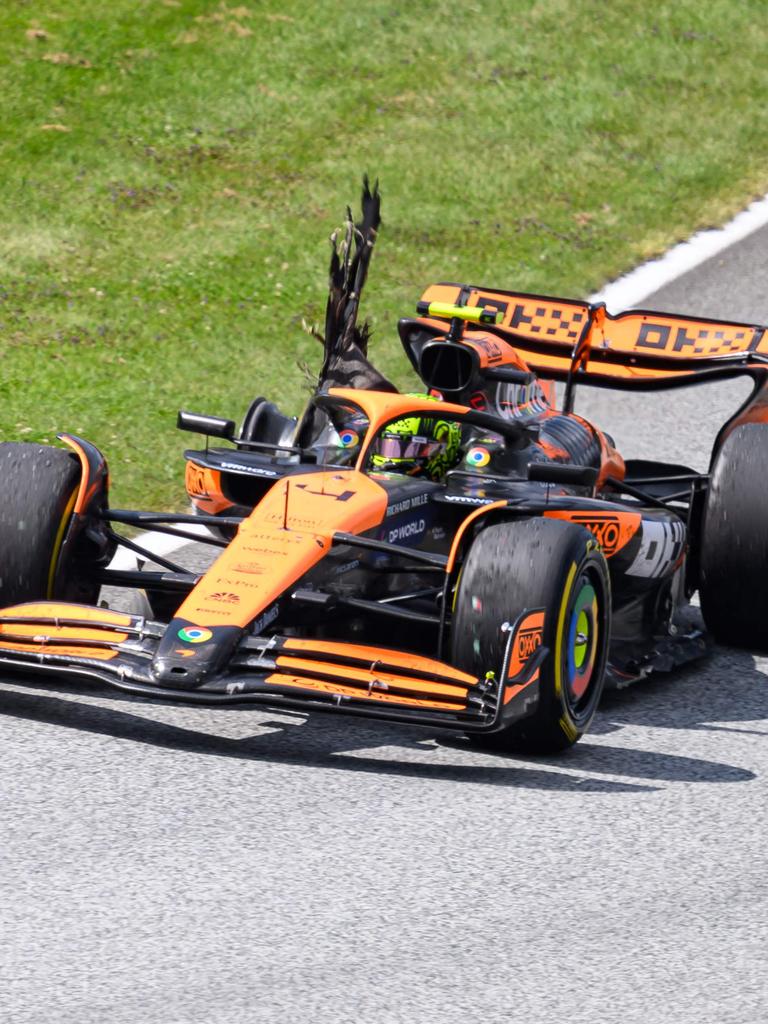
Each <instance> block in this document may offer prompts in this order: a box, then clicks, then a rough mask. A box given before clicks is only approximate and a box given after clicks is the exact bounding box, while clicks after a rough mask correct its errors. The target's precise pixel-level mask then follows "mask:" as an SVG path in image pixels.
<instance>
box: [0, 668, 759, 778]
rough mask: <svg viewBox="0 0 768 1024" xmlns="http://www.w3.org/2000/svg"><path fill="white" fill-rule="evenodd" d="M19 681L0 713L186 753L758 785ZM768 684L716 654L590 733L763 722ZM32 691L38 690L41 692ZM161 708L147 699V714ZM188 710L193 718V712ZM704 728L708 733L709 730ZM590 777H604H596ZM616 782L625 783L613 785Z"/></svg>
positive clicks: (616, 751) (374, 767)
mask: <svg viewBox="0 0 768 1024" xmlns="http://www.w3.org/2000/svg"><path fill="white" fill-rule="evenodd" d="M726 665H727V666H728V672H729V675H730V676H733V675H734V671H735V670H734V666H737V667H738V672H737V673H736V680H735V682H734V684H733V686H732V687H731V688H730V691H726V690H725V688H724V687H723V684H722V672H723V670H724V668H725V666H726ZM19 681H20V682H23V683H24V684H25V685H27V686H29V685H34V688H35V691H36V692H34V693H31V692H30V693H27V692H23V691H20V690H3V696H2V702H0V713H2V714H5V715H8V716H12V717H16V718H19V719H27V720H31V721H37V722H45V723H49V724H53V725H57V726H62V727H65V728H72V729H77V730H80V731H84V732H90V733H94V734H98V735H105V736H111V737H113V738H116V739H124V740H126V739H127V740H130V741H132V742H135V743H144V744H148V745H151V746H154V747H159V748H166V749H170V750H175V751H179V752H182V753H188V754H203V755H210V756H217V757H232V758H238V759H242V760H250V761H265V762H275V763H281V764H286V765H291V764H294V765H300V766H303V767H317V768H326V769H334V770H341V771H351V772H363V773H365V772H368V773H374V774H377V775H390V776H399V777H409V778H418V779H425V780H429V779H432V780H442V781H448V782H469V783H475V784H480V785H492V786H508V787H519V788H524V789H538V790H553V791H566V792H567V791H576V790H578V791H579V792H597V793H613V792H615V793H621V792H626V791H649V790H654V789H658V788H660V786H659V785H658V784H659V783H661V784H663V783H669V782H681V781H682V782H710V783H713V782H717V783H723V782H745V781H749V780H751V779H753V778H755V775H754V772H751V771H749V770H747V769H745V768H741V767H737V766H734V765H730V764H725V763H722V762H720V761H716V760H708V759H703V758H697V757H690V756H685V755H682V754H667V753H662V752H658V751H643V750H637V749H634V748H631V747H623V746H621V745H619V744H616V745H606V744H604V743H602V742H599V743H592V742H590V740H589V737H587V738H586V739H585V740H582V741H581V743H579V744H578V745H577V746H576V747H574V748H572V749H571V750H569V751H566V752H564V753H563V754H561V755H558V756H556V757H548V758H537V759H535V761H534V760H532V759H530V758H528V759H521V758H519V757H514V756H512V755H498V754H485V753H478V751H477V750H475V749H474V748H472V747H471V746H470V744H469V743H468V741H466V740H465V739H463V738H461V737H457V736H454V735H451V734H446V733H439V734H435V733H434V732H433V731H430V730H426V729H422V728H415V727H407V726H400V725H393V724H387V723H376V724H375V725H371V723H369V722H365V721H364V720H357V721H354V722H351V721H349V720H346V721H342V720H340V719H338V718H334V717H333V716H331V715H324V714H315V715H311V716H309V717H308V718H304V717H303V716H298V715H297V716H295V719H294V720H293V721H291V720H290V719H289V720H288V721H286V718H287V717H288V716H286V715H284V714H283V713H281V715H280V718H279V719H278V720H271V719H269V718H267V717H266V716H265V715H264V713H259V714H260V718H259V722H258V724H259V727H260V730H262V729H264V728H269V729H270V730H271V731H269V732H266V733H264V732H263V731H260V732H259V733H257V734H255V735H253V736H248V737H245V738H231V737H227V736H221V735H216V734H214V733H212V732H205V731H201V730H199V729H198V728H191V727H187V726H185V725H182V724H177V723H176V722H174V723H170V722H158V721H155V720H154V719H152V718H147V717H145V716H143V715H142V714H141V713H140V712H138V706H139V705H146V704H147V702H146V701H144V700H142V699H141V698H138V697H133V696H131V695H127V694H120V693H116V692H113V691H106V692H105V691H104V690H102V689H101V688H100V689H99V690H98V691H97V690H95V689H94V688H93V687H89V686H88V685H87V684H80V685H77V686H72V685H68V686H67V690H66V695H62V687H61V684H59V683H51V682H48V681H40V680H38V679H35V681H34V683H33V684H31V683H30V680H29V679H26V680H19ZM767 683H768V679H767V678H766V676H765V675H763V673H761V672H759V671H758V670H757V669H756V668H755V666H754V661H753V659H752V658H751V657H750V656H749V655H746V654H744V653H743V652H731V651H728V652H725V653H724V654H722V655H719V656H718V657H717V658H716V659H715V664H714V665H713V663H712V662H710V663H708V666H707V668H706V670H705V671H704V672H702V671H701V668H700V669H699V671H698V672H697V669H696V667H693V668H690V669H688V670H686V671H683V672H677V673H675V674H674V675H670V676H668V677H661V678H660V679H659V680H657V681H654V682H649V681H644V682H642V683H639V684H636V685H635V686H633V687H631V688H629V689H627V690H623V691H618V692H613V693H609V694H608V695H606V698H605V699H604V702H603V706H602V708H601V711H600V713H599V715H598V719H597V721H596V724H595V728H594V730H593V731H594V733H595V734H596V735H600V736H602V735H606V734H610V733H618V732H620V731H621V730H622V728H623V727H625V726H630V725H646V726H660V727H663V728H677V729H698V728H706V729H715V730H717V729H722V728H726V727H725V726H722V725H721V724H720V723H722V722H723V721H726V722H727V721H746V720H753V719H757V718H768V685H766V684H767ZM40 690H46V691H47V692H46V693H45V694H42V695H41V693H40ZM57 694H58V695H57ZM96 694H98V696H99V697H104V696H106V697H107V698H108V699H109V702H110V706H108V707H105V706H103V705H102V704H98V705H97V704H91V703H86V702H83V701H78V700H72V699H67V695H71V696H80V697H86V698H87V697H89V696H94V695H96ZM158 703H160V702H152V704H153V705H155V706H157V704H158ZM115 704H125V705H129V706H133V707H136V708H137V711H136V712H134V711H131V710H128V709H127V708H126V710H123V709H122V708H121V707H115V706H113V705H115ZM163 704H164V705H165V706H167V707H173V708H175V709H176V710H177V712H179V717H180V718H183V717H184V712H185V711H186V710H187V709H185V708H183V707H181V706H180V705H178V704H171V703H170V702H163ZM194 711H195V719H198V718H199V714H200V711H201V709H200V708H197V709H194ZM244 711H245V709H242V708H229V709H221V708H217V709H215V713H216V715H220V714H221V713H222V712H224V713H225V714H227V715H229V714H242V713H243V712H244ZM758 712H759V713H758ZM713 722H714V723H717V724H714V725H713V724H711V723H713ZM435 740H437V744H435V742H434V741H435ZM393 747H395V748H397V749H398V750H399V751H401V752H402V755H401V756H398V757H392V756H391V753H389V751H390V750H391V748H393ZM384 749H387V754H386V755H384V754H383V753H382V754H378V753H376V752H375V751H376V750H381V751H383V750H384ZM449 750H450V751H452V752H455V753H458V754H459V755H460V756H459V757H458V758H455V759H454V763H446V754H447V751H449ZM352 751H354V752H352ZM371 751H374V752H373V753H372V752H371ZM478 758H480V763H478ZM545 766H546V767H545ZM550 769H556V770H554V771H553V770H550ZM595 775H610V776H613V778H611V779H608V778H596V777H595ZM617 776H618V777H623V778H619V779H617V778H616V777H617ZM631 780H634V781H631Z"/></svg>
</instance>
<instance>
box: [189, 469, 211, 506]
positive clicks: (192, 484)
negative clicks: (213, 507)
mask: <svg viewBox="0 0 768 1024" xmlns="http://www.w3.org/2000/svg"><path fill="white" fill-rule="evenodd" d="M205 484H206V472H205V470H204V469H202V468H201V467H200V466H197V465H195V463H194V462H188V463H187V471H186V485H187V494H189V496H190V497H193V498H210V494H209V493H208V488H207V487H206V485H205Z"/></svg>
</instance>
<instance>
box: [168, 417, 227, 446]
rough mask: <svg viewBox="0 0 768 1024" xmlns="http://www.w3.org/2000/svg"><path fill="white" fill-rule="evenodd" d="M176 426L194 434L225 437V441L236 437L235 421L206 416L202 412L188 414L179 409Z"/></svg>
mask: <svg viewBox="0 0 768 1024" xmlns="http://www.w3.org/2000/svg"><path fill="white" fill-rule="evenodd" d="M176 426H177V427H178V428H179V430H189V431H191V432H192V433H193V434H205V435H206V436H207V437H223V438H224V440H225V441H231V440H232V439H233V438H234V436H235V421H234V420H225V419H222V418H221V417H220V416H205V415H204V414H203V413H200V412H186V411H185V410H184V409H179V415H178V417H177V419H176Z"/></svg>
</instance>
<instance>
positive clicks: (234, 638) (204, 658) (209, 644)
mask: <svg viewBox="0 0 768 1024" xmlns="http://www.w3.org/2000/svg"><path fill="white" fill-rule="evenodd" d="M242 635H243V630H242V629H241V628H240V627H239V626H214V627H213V628H211V629H208V628H205V627H203V626H195V625H194V624H193V623H191V622H188V621H187V620H186V619H174V620H173V621H172V622H171V623H169V625H168V628H167V629H166V631H165V635H164V636H163V638H162V640H161V641H160V644H159V646H158V649H157V654H156V655H155V657H154V658H153V659H152V666H151V672H152V676H153V678H154V679H155V681H156V682H157V683H159V684H161V685H162V686H166V687H169V688H170V689H173V690H193V689H195V688H197V687H199V686H202V685H203V683H205V682H207V681H208V680H209V679H211V678H214V677H215V676H217V675H219V674H221V672H223V671H224V670H225V669H226V667H227V665H228V664H229V660H230V658H231V657H232V654H233V653H234V651H235V649H236V648H237V645H238V643H239V641H240V638H241V636H242Z"/></svg>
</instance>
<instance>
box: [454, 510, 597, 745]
mask: <svg viewBox="0 0 768 1024" xmlns="http://www.w3.org/2000/svg"><path fill="white" fill-rule="evenodd" d="M535 608H543V609H544V611H545V619H544V635H543V643H544V645H545V646H546V647H548V648H549V652H550V653H549V656H548V657H547V659H546V661H545V662H544V665H543V666H542V668H541V670H540V677H539V678H540V682H539V703H538V706H537V708H536V710H535V711H534V713H533V714H532V715H530V716H528V717H527V718H524V719H521V720H520V721H519V722H515V723H514V724H513V725H511V726H508V727H507V728H505V729H503V730H502V731H501V732H498V733H493V734H491V735H487V736H483V735H478V734H474V735H472V736H471V737H470V738H471V739H472V741H473V742H474V743H475V744H476V745H479V746H483V747H490V748H492V749H496V750H504V751H522V752H530V753H553V752H556V751H560V750H565V749H566V748H567V747H570V746H572V745H573V744H574V743H575V742H576V741H577V740H578V739H579V738H580V737H581V736H582V735H583V734H584V733H585V732H586V730H587V729H588V728H589V725H590V723H591V721H592V718H593V717H594V714H595V711H596V710H597V705H598V703H599V701H600V695H601V693H602V690H603V682H604V674H605V664H606V657H607V651H608V636H609V628H610V582H609V578H608V568H607V565H606V562H605V558H604V557H603V554H602V552H601V551H600V549H599V547H598V546H597V544H596V543H595V540H594V538H593V537H592V534H591V533H589V531H588V530H585V529H584V528H583V527H581V526H575V525H574V524H572V523H563V522H560V521H557V520H552V519H528V520H523V521H520V522H514V523H499V524H497V525H495V526H489V527H486V529H485V530H483V531H482V533H480V534H478V536H477V537H476V539H475V540H474V542H473V544H472V547H471V548H470V551H469V554H468V555H467V559H466V561H465V562H464V565H463V567H462V571H461V578H460V580H459V585H458V589H457V593H456V601H455V611H454V618H453V627H452V650H453V661H454V664H456V665H457V666H458V667H459V668H462V669H464V670H465V671H468V672H472V673H473V674H475V675H477V676H484V675H485V673H486V672H488V671H493V672H495V673H496V674H497V675H498V673H499V671H500V668H501V665H502V660H503V657H504V649H505V645H506V639H507V637H506V634H504V633H502V631H501V626H502V624H503V623H504V622H509V623H513V622H514V621H515V620H516V619H517V618H518V616H519V615H520V614H521V613H522V612H523V611H525V610H526V609H530V610H533V609H535Z"/></svg>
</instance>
